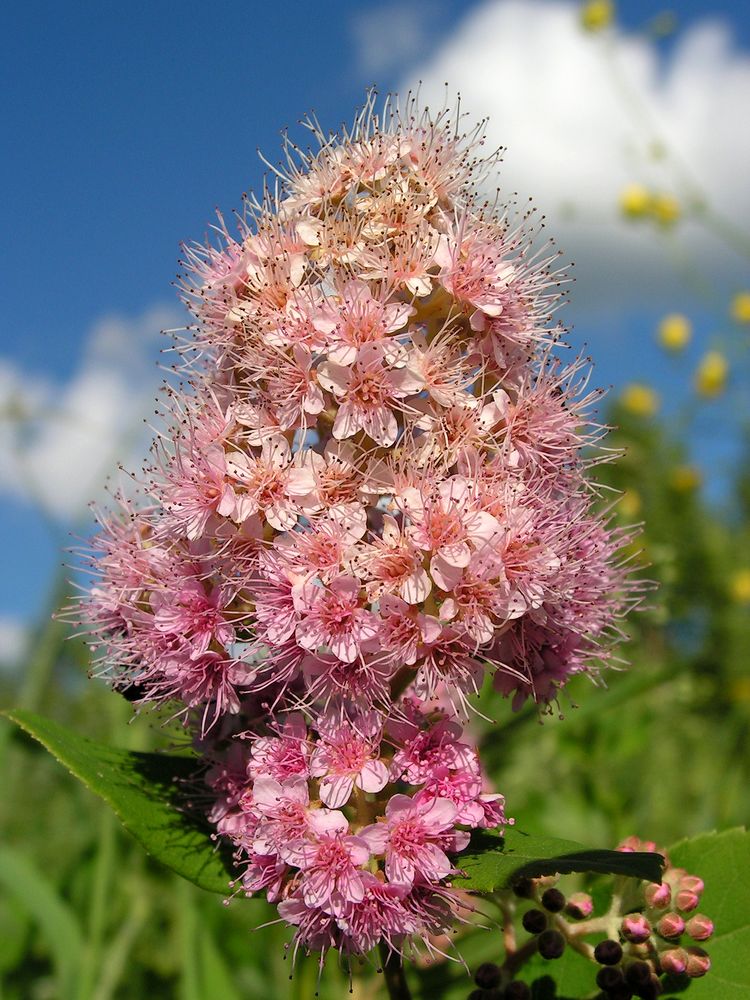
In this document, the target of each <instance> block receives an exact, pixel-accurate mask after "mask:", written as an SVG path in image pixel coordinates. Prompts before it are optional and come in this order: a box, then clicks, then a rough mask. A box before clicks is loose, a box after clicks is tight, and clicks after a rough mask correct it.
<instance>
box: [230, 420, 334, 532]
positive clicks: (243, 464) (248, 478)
mask: <svg viewBox="0 0 750 1000" xmlns="http://www.w3.org/2000/svg"><path fill="white" fill-rule="evenodd" d="M229 471H230V473H231V475H232V476H233V477H234V479H235V480H236V482H237V484H238V487H239V486H241V487H242V489H243V495H242V504H243V511H244V512H245V516H248V515H250V514H254V513H255V512H256V511H258V510H260V511H262V512H263V514H264V515H265V517H266V519H267V521H268V523H269V524H270V525H271V526H272V527H274V528H276V530H277V531H285V530H287V529H289V528H293V527H294V525H295V524H296V523H297V518H298V516H299V512H300V505H301V504H302V503H304V502H305V501H306V499H307V498H308V497H309V494H310V492H311V491H312V490H313V489H314V485H315V484H314V481H313V477H312V475H311V473H310V471H309V469H307V468H305V467H304V466H303V465H302V464H301V463H299V462H295V460H294V459H293V458H292V452H291V448H290V447H289V442H288V441H287V440H286V438H284V437H282V436H281V435H280V434H279V435H269V436H268V437H265V438H264V440H263V443H262V445H261V452H260V454H259V455H255V454H248V453H246V452H235V453H234V454H233V455H232V458H231V460H230V462H229Z"/></svg>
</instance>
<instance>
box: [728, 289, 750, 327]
mask: <svg viewBox="0 0 750 1000" xmlns="http://www.w3.org/2000/svg"><path fill="white" fill-rule="evenodd" d="M731 312H732V319H733V320H734V321H735V323H750V292H737V294H736V295H735V297H734V298H733V299H732V309H731Z"/></svg>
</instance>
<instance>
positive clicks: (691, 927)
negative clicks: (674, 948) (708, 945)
mask: <svg viewBox="0 0 750 1000" xmlns="http://www.w3.org/2000/svg"><path fill="white" fill-rule="evenodd" d="M685 930H686V931H687V932H688V934H689V935H690V937H691V938H692V939H693V941H707V940H708V939H709V938H710V937H711V935H712V934H713V932H714V922H713V920H711V919H710V918H709V917H706V916H704V915H703V914H702V913H696V914H695V915H694V916H692V917H691V918H690V920H688V922H687V923H686V924H685Z"/></svg>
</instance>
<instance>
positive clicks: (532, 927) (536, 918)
mask: <svg viewBox="0 0 750 1000" xmlns="http://www.w3.org/2000/svg"><path fill="white" fill-rule="evenodd" d="M521 923H522V924H523V928H524V930H526V931H528V932H529V934H541V933H542V931H543V930H544V929H545V928H546V926H547V917H546V916H545V914H544V913H542V911H541V910H527V911H526V913H524V915H523V917H522V919H521Z"/></svg>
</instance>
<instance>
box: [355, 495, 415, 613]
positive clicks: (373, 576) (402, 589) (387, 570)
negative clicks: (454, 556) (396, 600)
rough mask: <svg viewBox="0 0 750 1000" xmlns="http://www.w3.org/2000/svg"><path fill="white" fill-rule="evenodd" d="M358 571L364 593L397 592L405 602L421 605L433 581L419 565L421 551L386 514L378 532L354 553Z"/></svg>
mask: <svg viewBox="0 0 750 1000" xmlns="http://www.w3.org/2000/svg"><path fill="white" fill-rule="evenodd" d="M356 566H357V573H358V574H359V575H360V576H362V577H363V578H364V579H365V580H367V581H368V583H367V588H366V589H367V593H368V596H369V597H370V599H371V600H376V599H377V598H378V597H380V596H381V594H383V593H390V594H397V595H398V596H399V597H400V598H401V599H402V600H403V601H406V603H407V604H420V603H421V602H422V601H424V600H425V599H426V598H427V596H428V594H429V593H430V591H431V590H432V581H431V580H430V577H429V575H428V574H427V571H426V570H425V568H424V567H423V565H422V553H421V552H420V551H419V549H418V548H417V547H416V546H415V544H414V543H413V541H412V539H411V538H410V537H409V536H408V535H406V534H405V533H404V532H403V531H401V529H400V528H399V526H398V523H397V522H396V520H395V519H394V518H393V517H391V516H390V515H388V514H385V515H384V516H383V519H382V527H381V530H380V535H376V534H373V536H372V539H371V541H370V542H369V544H368V545H367V546H365V547H360V549H359V552H358V554H357V562H356Z"/></svg>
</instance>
